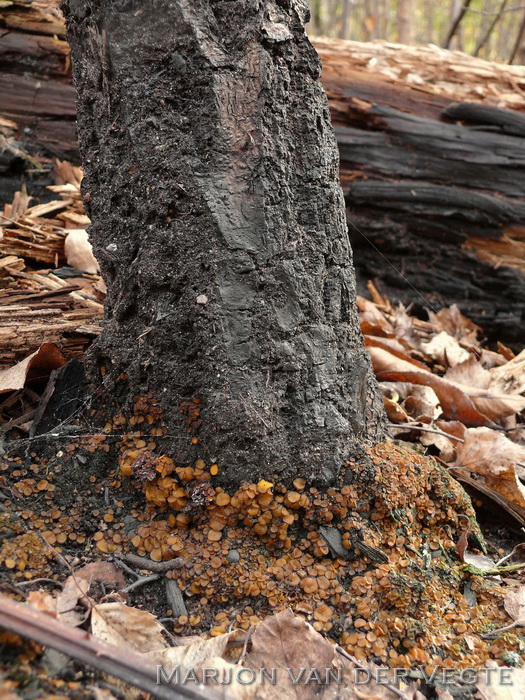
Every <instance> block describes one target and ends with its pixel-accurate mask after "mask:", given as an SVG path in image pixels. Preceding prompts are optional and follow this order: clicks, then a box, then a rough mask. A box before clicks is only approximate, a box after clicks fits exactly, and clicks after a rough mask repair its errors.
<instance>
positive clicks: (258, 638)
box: [244, 610, 344, 700]
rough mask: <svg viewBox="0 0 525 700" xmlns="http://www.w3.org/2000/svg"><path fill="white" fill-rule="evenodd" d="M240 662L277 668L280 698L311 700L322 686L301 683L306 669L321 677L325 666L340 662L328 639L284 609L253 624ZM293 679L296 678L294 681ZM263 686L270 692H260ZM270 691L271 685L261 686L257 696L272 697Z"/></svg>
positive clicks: (341, 663)
mask: <svg viewBox="0 0 525 700" xmlns="http://www.w3.org/2000/svg"><path fill="white" fill-rule="evenodd" d="M244 665H245V666H247V667H248V668H252V669H254V670H257V669H259V668H275V669H277V675H278V679H279V698H282V700H292V699H293V700H295V699H296V698H299V699H300V700H314V699H316V698H319V697H320V695H321V693H320V691H321V690H322V688H323V686H320V685H319V684H317V683H315V682H313V683H310V684H307V685H306V684H305V681H306V680H307V678H308V674H309V672H310V669H316V670H317V671H318V672H319V674H320V676H321V678H323V679H324V678H325V672H326V669H332V670H333V671H335V669H339V668H342V667H343V665H344V664H343V662H342V661H341V658H340V657H339V655H338V654H337V652H336V651H335V649H334V647H333V646H332V645H331V644H330V642H328V641H327V640H326V639H324V637H322V636H321V635H320V634H319V633H318V632H316V631H315V630H314V628H313V627H312V626H311V625H309V624H308V623H307V622H305V620H303V619H302V618H301V617H298V616H296V615H294V614H293V613H292V611H291V610H285V611H283V612H280V613H277V614H276V615H272V616H271V617H268V618H266V620H263V622H261V623H260V624H259V625H258V626H257V628H256V630H255V632H254V634H253V636H252V649H251V651H250V652H249V653H248V655H247V657H246V661H245V664H244ZM287 669H289V670H287ZM293 679H296V680H297V679H298V682H297V683H296V684H294V682H293ZM265 689H266V690H267V691H268V692H269V693H270V694H264V692H265ZM268 689H269V690H268ZM261 693H263V694H261ZM271 693H272V691H271V686H262V687H261V691H260V692H259V694H258V697H260V698H270V697H275V692H274V693H273V695H272V694H271Z"/></svg>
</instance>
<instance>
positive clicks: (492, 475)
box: [453, 428, 525, 507]
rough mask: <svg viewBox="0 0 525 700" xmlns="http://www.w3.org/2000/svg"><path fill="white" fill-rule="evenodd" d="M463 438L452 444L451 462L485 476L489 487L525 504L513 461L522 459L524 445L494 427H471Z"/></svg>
mask: <svg viewBox="0 0 525 700" xmlns="http://www.w3.org/2000/svg"><path fill="white" fill-rule="evenodd" d="M464 440H465V442H464V443H463V444H459V445H458V447H457V448H456V461H455V463H454V465H453V466H456V467H466V468H468V469H469V470H471V471H473V472H476V473H477V474H481V475H483V476H484V477H485V481H486V484H487V486H488V487H489V488H491V489H492V490H493V491H495V492H496V493H498V494H501V495H502V496H505V498H507V499H508V500H510V501H512V502H513V503H516V504H517V505H519V506H521V507H525V487H524V486H523V485H522V484H521V482H520V481H519V479H518V476H517V473H516V467H515V465H516V463H517V462H520V461H522V460H525V447H523V446H521V445H517V444H516V443H514V442H512V441H511V440H509V439H508V438H507V437H505V435H502V434H501V433H500V432H498V431H496V430H489V429H487V428H471V429H469V430H467V431H466V432H465V436H464Z"/></svg>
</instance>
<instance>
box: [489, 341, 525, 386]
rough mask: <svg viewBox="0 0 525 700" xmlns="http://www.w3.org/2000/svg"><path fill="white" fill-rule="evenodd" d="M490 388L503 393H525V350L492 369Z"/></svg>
mask: <svg viewBox="0 0 525 700" xmlns="http://www.w3.org/2000/svg"><path fill="white" fill-rule="evenodd" d="M490 375H491V382H490V388H491V389H492V390H493V391H495V392H501V393H503V394H514V395H515V394H525V350H522V351H521V352H520V354H519V355H517V356H516V357H515V358H514V359H512V360H509V362H507V363H506V364H504V365H502V366H501V367H494V368H493V369H491V370H490Z"/></svg>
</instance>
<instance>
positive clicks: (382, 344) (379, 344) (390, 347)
mask: <svg viewBox="0 0 525 700" xmlns="http://www.w3.org/2000/svg"><path fill="white" fill-rule="evenodd" d="M395 344H397V345H398V346H399V348H400V349H397V347H395ZM365 346H366V347H367V348H369V352H370V353H371V354H372V352H375V350H374V351H372V350H370V348H381V349H382V350H384V351H385V352H387V353H389V354H390V355H393V356H394V357H397V358H398V359H399V360H404V361H405V362H408V363H409V364H410V365H414V366H415V367H419V368H420V369H422V370H424V371H425V372H428V367H427V366H426V365H425V364H423V363H422V362H419V360H414V359H413V358H412V357H410V355H407V354H406V352H405V351H404V348H403V346H402V345H401V344H400V343H397V341H395V340H393V339H392V338H381V339H378V338H373V337H371V336H365ZM375 354H376V356H377V357H376V361H377V362H378V364H381V363H382V362H392V360H391V359H390V358H388V359H387V358H386V357H384V356H382V355H380V354H379V353H377V352H376V353H375ZM403 366H404V365H401V364H399V369H401V368H402V367H403Z"/></svg>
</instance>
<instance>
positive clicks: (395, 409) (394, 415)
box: [383, 399, 410, 423]
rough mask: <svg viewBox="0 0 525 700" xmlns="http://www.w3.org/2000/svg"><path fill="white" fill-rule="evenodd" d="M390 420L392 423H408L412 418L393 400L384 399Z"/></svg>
mask: <svg viewBox="0 0 525 700" xmlns="http://www.w3.org/2000/svg"><path fill="white" fill-rule="evenodd" d="M383 403H384V405H385V411H386V415H387V418H388V420H389V421H390V422H391V423H408V422H409V420H410V416H409V415H408V413H407V412H406V411H405V409H404V408H403V407H402V406H400V405H399V404H398V403H396V402H395V401H392V400H391V399H383Z"/></svg>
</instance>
